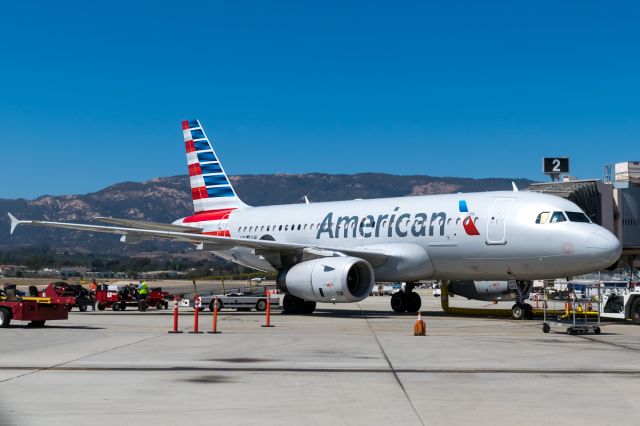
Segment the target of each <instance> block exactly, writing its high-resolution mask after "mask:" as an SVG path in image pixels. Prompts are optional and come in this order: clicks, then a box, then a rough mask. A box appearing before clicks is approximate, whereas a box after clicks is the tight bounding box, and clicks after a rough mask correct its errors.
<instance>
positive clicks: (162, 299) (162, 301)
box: [147, 287, 169, 309]
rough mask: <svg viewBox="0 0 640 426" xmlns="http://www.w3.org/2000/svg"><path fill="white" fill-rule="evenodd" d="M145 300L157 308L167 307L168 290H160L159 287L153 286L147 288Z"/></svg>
mask: <svg viewBox="0 0 640 426" xmlns="http://www.w3.org/2000/svg"><path fill="white" fill-rule="evenodd" d="M147 302H148V303H149V306H155V307H156V308H157V309H168V308H169V292H168V291H162V288H161V287H153V288H151V290H149V297H148V298H147Z"/></svg>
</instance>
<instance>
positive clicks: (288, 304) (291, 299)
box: [282, 294, 304, 314]
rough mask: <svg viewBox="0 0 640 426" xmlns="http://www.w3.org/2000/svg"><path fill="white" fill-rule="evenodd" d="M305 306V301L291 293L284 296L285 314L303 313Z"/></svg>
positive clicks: (283, 311)
mask: <svg viewBox="0 0 640 426" xmlns="http://www.w3.org/2000/svg"><path fill="white" fill-rule="evenodd" d="M303 307H304V301H303V300H302V299H300V298H298V297H295V296H292V295H290V294H285V295H284V297H283V298H282V313H283V314H301V313H302V310H303Z"/></svg>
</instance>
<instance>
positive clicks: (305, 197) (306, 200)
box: [304, 195, 311, 204]
mask: <svg viewBox="0 0 640 426" xmlns="http://www.w3.org/2000/svg"><path fill="white" fill-rule="evenodd" d="M304 203H305V204H310V203H311V202H310V201H309V198H307V196H306V195H305V196H304Z"/></svg>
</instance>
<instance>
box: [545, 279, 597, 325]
mask: <svg viewBox="0 0 640 426" xmlns="http://www.w3.org/2000/svg"><path fill="white" fill-rule="evenodd" d="M568 290H569V291H568V292H567V294H568V297H567V300H566V303H565V310H564V314H562V315H558V316H557V317H556V318H555V321H554V320H553V319H551V318H550V317H549V315H548V314H547V306H548V304H547V291H546V289H545V292H544V297H543V304H542V312H543V320H542V331H543V333H549V332H550V331H551V327H552V326H557V327H566V332H567V334H570V335H576V334H587V333H589V332H592V333H594V334H600V332H601V331H602V330H601V328H600V326H601V324H600V311H601V309H600V304H601V300H602V286H601V283H598V284H593V285H583V291H581V292H580V294H577V293H576V289H575V286H573V287H572V288H570V289H568Z"/></svg>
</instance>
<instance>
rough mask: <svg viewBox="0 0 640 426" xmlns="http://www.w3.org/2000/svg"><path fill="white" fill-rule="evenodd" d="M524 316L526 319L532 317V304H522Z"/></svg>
mask: <svg viewBox="0 0 640 426" xmlns="http://www.w3.org/2000/svg"><path fill="white" fill-rule="evenodd" d="M524 318H525V319H528V320H532V319H533V306H531V305H529V304H528V303H527V304H525V305H524Z"/></svg>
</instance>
